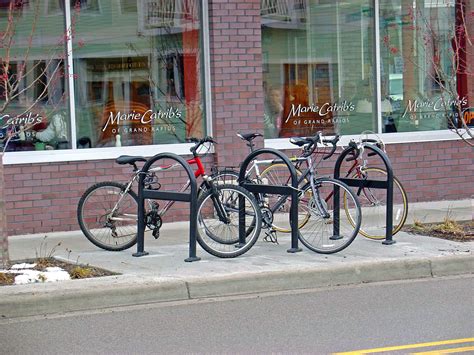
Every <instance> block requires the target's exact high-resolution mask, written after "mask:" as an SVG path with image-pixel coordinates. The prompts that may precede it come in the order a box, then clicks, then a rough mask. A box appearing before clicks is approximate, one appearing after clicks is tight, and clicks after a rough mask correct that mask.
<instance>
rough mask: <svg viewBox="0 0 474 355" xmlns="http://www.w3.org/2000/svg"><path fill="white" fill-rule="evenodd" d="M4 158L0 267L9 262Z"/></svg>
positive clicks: (0, 191)
mask: <svg viewBox="0 0 474 355" xmlns="http://www.w3.org/2000/svg"><path fill="white" fill-rule="evenodd" d="M3 171H4V170H3V156H2V155H0V249H1V250H0V266H6V264H7V263H8V262H9V255H8V233H7V219H6V214H5V195H4V189H3V184H4V182H3Z"/></svg>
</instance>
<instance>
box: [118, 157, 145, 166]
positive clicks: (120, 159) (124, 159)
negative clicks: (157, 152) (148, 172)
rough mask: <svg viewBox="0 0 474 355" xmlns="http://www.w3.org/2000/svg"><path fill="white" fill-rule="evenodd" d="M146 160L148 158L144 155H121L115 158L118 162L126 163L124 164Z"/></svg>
mask: <svg viewBox="0 0 474 355" xmlns="http://www.w3.org/2000/svg"><path fill="white" fill-rule="evenodd" d="M146 160H147V159H146V158H144V157H137V156H131V155H121V156H119V157H118V158H117V159H115V162H116V163H117V164H120V165H124V164H135V163H136V162H137V161H146Z"/></svg>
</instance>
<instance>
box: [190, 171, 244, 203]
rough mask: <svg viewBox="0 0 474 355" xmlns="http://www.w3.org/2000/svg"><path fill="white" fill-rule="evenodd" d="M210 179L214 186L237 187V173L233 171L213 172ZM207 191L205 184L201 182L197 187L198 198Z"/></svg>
mask: <svg viewBox="0 0 474 355" xmlns="http://www.w3.org/2000/svg"><path fill="white" fill-rule="evenodd" d="M211 178H212V181H213V182H214V184H216V185H238V183H237V180H238V179H239V173H238V172H237V171H235V170H229V169H225V170H221V171H217V172H215V173H214V174H212V175H211ZM207 190H208V188H207V185H206V182H202V183H201V185H199V190H198V197H199V196H200V194H201V193H202V192H205V191H207Z"/></svg>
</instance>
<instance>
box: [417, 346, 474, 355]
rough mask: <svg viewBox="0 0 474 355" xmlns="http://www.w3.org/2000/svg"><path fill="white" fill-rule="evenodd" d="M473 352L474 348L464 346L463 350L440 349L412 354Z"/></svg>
mask: <svg viewBox="0 0 474 355" xmlns="http://www.w3.org/2000/svg"><path fill="white" fill-rule="evenodd" d="M471 350H474V346H466V347H464V348H454V349H441V350H434V351H425V352H421V353H412V354H418V355H428V354H454V353H465V352H466V351H471Z"/></svg>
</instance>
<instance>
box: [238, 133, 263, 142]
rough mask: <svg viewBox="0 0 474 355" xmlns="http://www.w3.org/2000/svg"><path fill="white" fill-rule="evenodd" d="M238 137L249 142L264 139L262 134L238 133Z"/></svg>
mask: <svg viewBox="0 0 474 355" xmlns="http://www.w3.org/2000/svg"><path fill="white" fill-rule="evenodd" d="M237 136H238V137H239V138H241V139H243V140H244V141H248V142H250V141H251V140H252V139H254V138H255V137H263V136H262V135H261V134H260V133H237Z"/></svg>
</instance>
